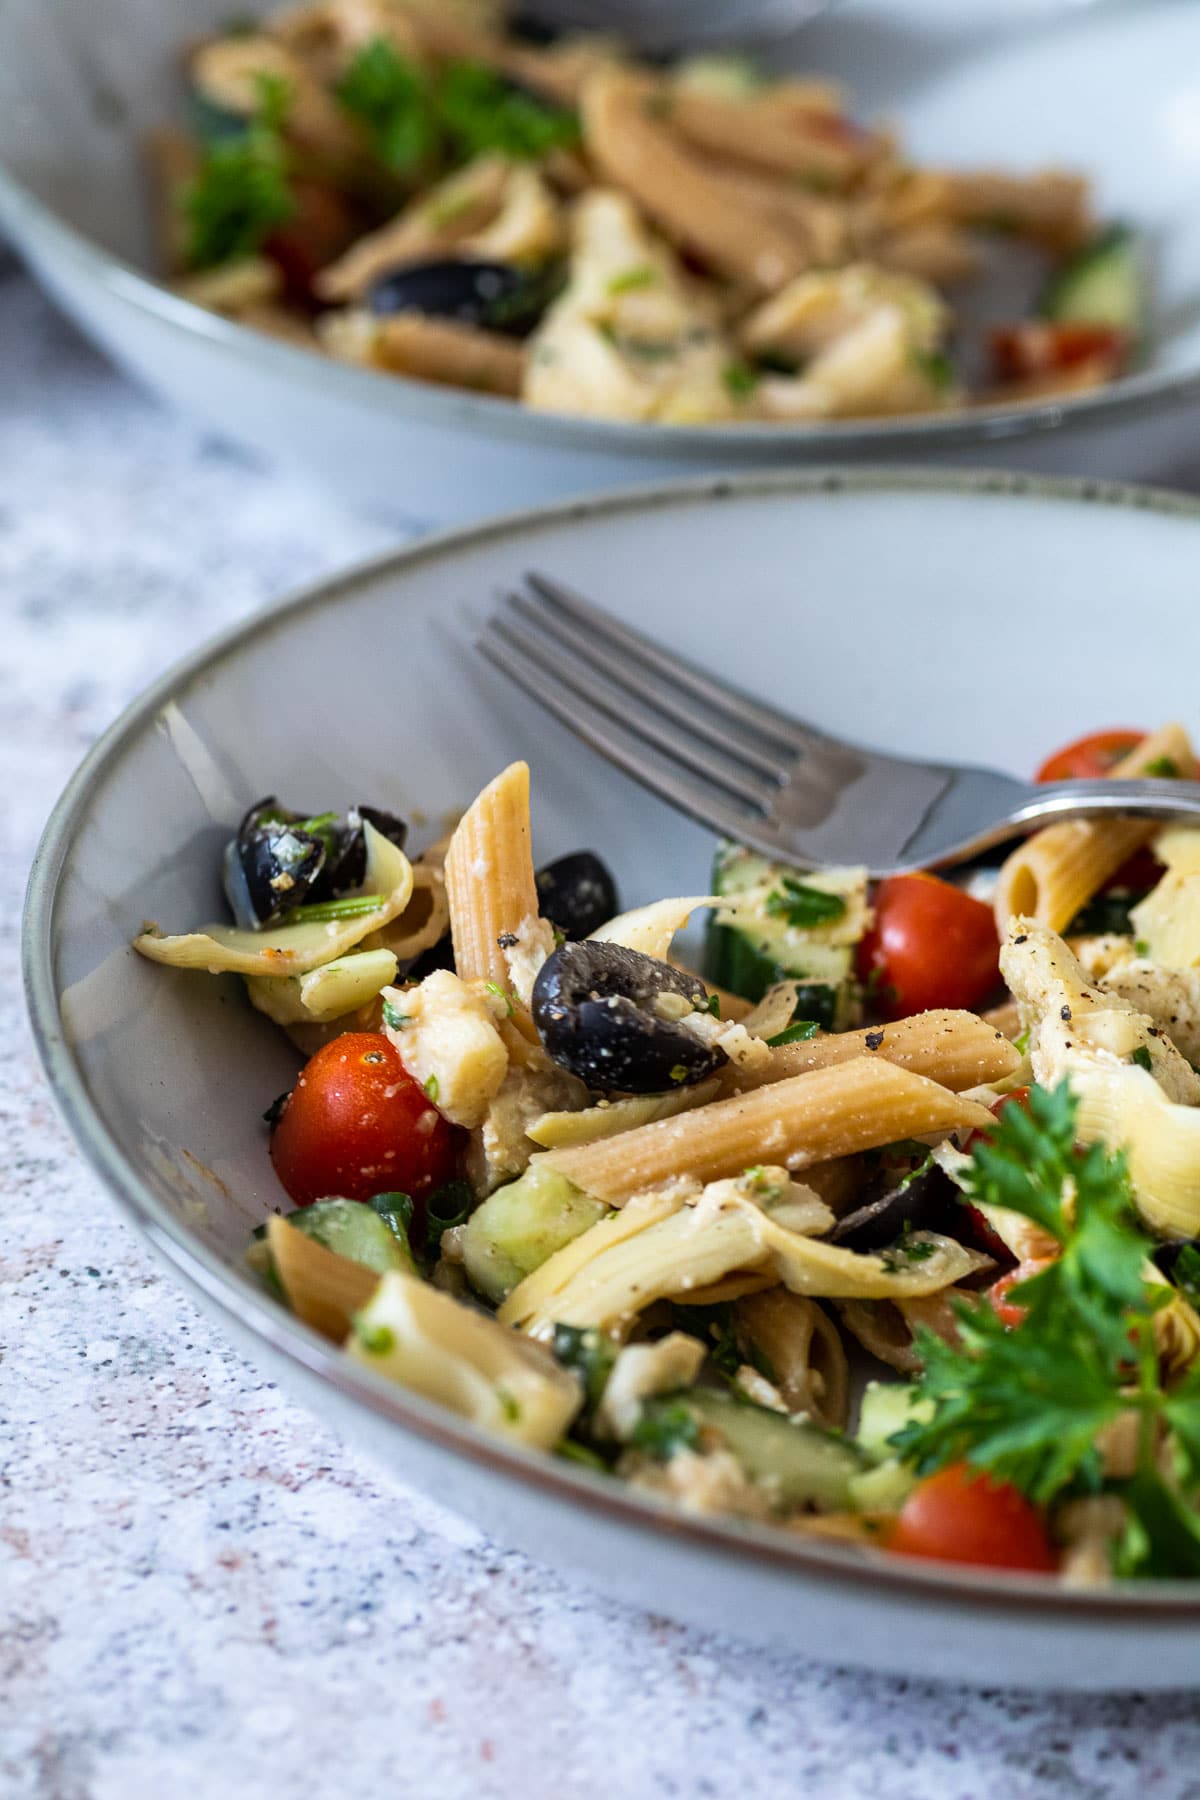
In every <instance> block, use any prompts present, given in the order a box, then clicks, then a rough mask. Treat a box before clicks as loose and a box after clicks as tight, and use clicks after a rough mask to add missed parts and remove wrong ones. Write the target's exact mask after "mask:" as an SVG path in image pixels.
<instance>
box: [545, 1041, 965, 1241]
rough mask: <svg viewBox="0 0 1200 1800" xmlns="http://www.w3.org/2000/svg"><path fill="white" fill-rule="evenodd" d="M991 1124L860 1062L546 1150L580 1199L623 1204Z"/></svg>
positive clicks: (914, 1080)
mask: <svg viewBox="0 0 1200 1800" xmlns="http://www.w3.org/2000/svg"><path fill="white" fill-rule="evenodd" d="M990 1123H991V1114H990V1113H989V1112H988V1111H987V1109H986V1108H985V1107H982V1106H977V1105H976V1104H975V1103H974V1102H973V1101H970V1100H962V1099H959V1098H958V1096H957V1095H955V1094H952V1093H951V1092H950V1091H949V1089H947V1088H944V1087H939V1086H938V1084H937V1083H936V1082H933V1081H928V1080H926V1078H925V1077H924V1076H923V1075H914V1074H911V1073H910V1072H909V1071H908V1070H906V1069H900V1068H897V1066H896V1065H895V1064H894V1063H890V1062H885V1061H883V1060H881V1059H879V1060H875V1059H872V1058H871V1057H869V1056H859V1057H857V1058H856V1059H855V1060H854V1061H853V1062H845V1063H841V1064H838V1065H837V1066H835V1067H833V1068H826V1069H813V1070H812V1071H811V1072H809V1073H808V1074H805V1075H796V1076H794V1077H792V1078H791V1079H790V1080H787V1081H777V1082H772V1083H771V1084H770V1085H769V1086H766V1087H760V1088H758V1089H756V1090H755V1091H754V1092H752V1093H746V1094H737V1095H735V1096H734V1097H733V1098H731V1099H729V1100H717V1101H714V1102H713V1103H712V1105H710V1106H701V1107H698V1108H697V1110H696V1111H695V1112H691V1113H684V1114H682V1115H681V1116H680V1117H679V1118H676V1119H664V1120H661V1121H660V1122H659V1123H657V1124H654V1125H643V1126H641V1127H639V1129H637V1130H636V1131H626V1132H623V1133H622V1134H621V1136H620V1137H618V1138H610V1139H601V1140H600V1141H599V1142H598V1143H594V1144H581V1145H579V1146H577V1147H576V1148H573V1149H569V1150H551V1151H549V1152H547V1154H546V1156H545V1157H544V1158H543V1160H544V1162H546V1163H547V1164H548V1165H549V1166H550V1167H551V1168H553V1169H557V1170H558V1171H559V1173H560V1174H562V1175H565V1176H566V1177H567V1178H568V1180H570V1181H573V1182H574V1183H575V1184H576V1186H577V1187H580V1188H582V1189H583V1190H584V1191H585V1192H586V1193H589V1194H593V1195H594V1196H595V1197H596V1198H597V1199H599V1200H607V1201H609V1203H610V1204H611V1205H613V1206H622V1205H623V1204H624V1203H625V1201H626V1200H628V1199H629V1197H630V1195H632V1194H636V1193H638V1192H639V1190H642V1189H645V1188H652V1187H654V1186H656V1185H657V1184H658V1183H660V1182H663V1181H668V1180H670V1179H671V1178H673V1177H675V1176H679V1175H687V1176H692V1177H694V1178H695V1179H696V1180H697V1181H703V1182H708V1181H716V1180H719V1179H720V1178H721V1177H722V1176H727V1175H736V1174H738V1173H739V1172H740V1171H741V1170H742V1169H744V1168H746V1167H748V1166H749V1165H751V1164H755V1163H764V1162H766V1163H784V1164H786V1165H787V1167H788V1168H789V1169H792V1170H796V1169H806V1168H808V1167H809V1166H810V1165H811V1164H813V1163H823V1162H828V1161H830V1160H831V1159H832V1158H834V1157H840V1156H847V1155H851V1154H852V1153H853V1152H855V1151H857V1150H869V1149H875V1148H877V1147H878V1146H879V1145H880V1144H890V1143H893V1142H894V1141H895V1140H896V1139H897V1138H902V1137H920V1136H922V1135H924V1134H925V1133H927V1132H935V1131H952V1130H955V1129H956V1128H958V1127H960V1126H986V1125H988V1124H990Z"/></svg>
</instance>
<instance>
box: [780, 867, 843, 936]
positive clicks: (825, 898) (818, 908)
mask: <svg viewBox="0 0 1200 1800" xmlns="http://www.w3.org/2000/svg"><path fill="white" fill-rule="evenodd" d="M764 909H765V911H766V912H767V914H768V916H769V917H770V918H772V919H784V920H785V921H786V922H787V924H789V925H795V926H798V927H799V928H800V929H801V930H807V929H808V928H810V927H811V926H813V925H829V924H832V922H833V920H834V919H840V918H842V917H843V915H844V914H845V911H846V902H845V900H843V898H842V896H841V895H840V894H830V893H828V892H827V891H826V889H824V888H818V887H812V886H810V885H809V884H808V883H807V882H804V881H797V880H796V878H795V876H794V875H785V876H784V877H783V879H782V881H781V882H780V884H779V886H778V887H777V888H774V889H772V891H771V892H770V893H769V894H768V895H767V898H766V900H765V902H764Z"/></svg>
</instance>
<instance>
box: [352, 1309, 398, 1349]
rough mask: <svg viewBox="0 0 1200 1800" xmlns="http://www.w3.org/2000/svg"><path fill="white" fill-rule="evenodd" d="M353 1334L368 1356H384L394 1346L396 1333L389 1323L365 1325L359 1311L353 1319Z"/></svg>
mask: <svg viewBox="0 0 1200 1800" xmlns="http://www.w3.org/2000/svg"><path fill="white" fill-rule="evenodd" d="M354 1335H355V1336H356V1337H357V1339H358V1341H359V1343H360V1344H361V1345H362V1347H363V1349H364V1350H365V1351H366V1352H367V1354H368V1355H369V1356H386V1355H387V1353H388V1351H389V1350H394V1349H395V1348H396V1334H395V1332H394V1331H393V1330H392V1328H391V1326H390V1325H367V1324H364V1322H363V1316H362V1314H361V1313H359V1314H357V1316H356V1317H355V1320H354Z"/></svg>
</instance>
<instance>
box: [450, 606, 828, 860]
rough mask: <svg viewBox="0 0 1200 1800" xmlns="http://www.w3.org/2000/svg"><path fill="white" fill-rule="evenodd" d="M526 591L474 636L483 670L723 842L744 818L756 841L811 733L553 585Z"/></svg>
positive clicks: (742, 825) (741, 828)
mask: <svg viewBox="0 0 1200 1800" xmlns="http://www.w3.org/2000/svg"><path fill="white" fill-rule="evenodd" d="M526 583H527V587H526V589H525V590H524V591H520V592H514V593H510V594H508V595H506V596H505V599H504V602H503V604H502V606H501V608H500V610H499V611H498V612H497V613H496V615H495V616H494V617H493V618H492V619H491V620H490V621H489V623H488V624H487V626H486V627H485V628H484V630H483V632H482V634H481V636H480V639H479V647H480V649H481V650H482V651H483V653H484V655H485V656H486V657H487V658H488V659H489V661H491V662H492V663H494V664H495V665H496V666H497V667H498V668H500V669H501V670H503V671H504V673H505V674H506V675H508V676H509V677H510V678H511V679H512V680H514V681H516V682H517V683H519V685H520V686H521V687H523V688H524V689H525V690H526V691H527V692H528V693H530V694H531V695H532V696H533V698H534V699H536V700H537V701H538V703H539V704H540V705H542V706H544V707H545V708H546V709H547V711H549V712H551V713H553V714H554V716H555V717H556V718H558V719H559V720H561V721H562V723H563V724H565V725H566V726H568V728H569V729H570V730H572V731H574V732H575V733H576V735H577V736H579V737H581V738H582V739H583V740H584V742H585V743H588V744H590V745H591V746H592V748H593V749H595V750H597V751H599V753H600V754H601V755H603V756H606V757H608V758H609V759H610V760H611V761H612V762H614V763H616V764H617V765H618V766H619V767H620V768H622V769H624V770H625V772H626V773H627V774H629V775H632V776H633V777H634V778H635V779H636V780H638V781H640V782H642V783H643V784H644V785H645V786H646V787H649V788H650V789H652V791H653V792H655V793H657V794H659V795H661V797H662V798H663V799H665V800H667V801H669V802H670V803H671V804H672V805H674V806H679V807H682V808H683V810H684V811H686V812H689V813H691V814H692V815H693V816H695V817H698V818H700V819H702V820H703V821H704V822H706V823H719V824H720V826H721V828H722V829H725V830H727V831H729V832H730V833H731V834H736V833H737V832H739V831H740V832H742V833H743V834H744V833H745V831H746V828H747V824H748V823H749V822H750V821H752V820H753V821H755V823H756V824H757V826H758V829H759V831H761V829H762V827H763V825H764V824H765V823H766V821H768V820H769V819H770V817H771V814H772V811H773V804H772V803H773V799H774V797H775V795H776V794H777V793H778V791H779V788H780V786H781V785H782V784H783V783H784V782H785V781H786V780H787V779H788V775H789V773H790V771H791V769H792V768H793V767H794V765H795V763H796V762H797V760H798V759H799V757H800V756H801V755H802V754H803V751H804V749H805V747H806V744H805V739H806V737H808V736H809V735H810V734H807V733H806V732H805V731H804V730H803V729H802V728H798V727H797V726H796V724H795V722H794V721H792V720H790V719H788V718H786V717H785V716H784V715H783V714H781V713H777V712H775V711H773V710H772V709H771V708H770V707H767V706H764V705H762V704H761V703H760V702H759V701H757V700H752V699H751V698H750V697H749V696H748V695H746V694H742V693H739V692H738V691H737V690H736V689H734V688H730V687H726V686H725V685H724V684H723V683H721V682H718V681H715V680H714V679H713V678H712V676H710V675H706V674H704V673H703V672H702V671H701V670H699V669H696V668H694V667H693V666H692V665H691V664H689V663H686V662H684V661H683V660H682V659H680V658H678V657H676V656H674V655H673V654H672V653H670V652H667V651H664V650H662V649H661V648H660V647H659V646H658V645H657V644H654V643H652V642H651V641H650V640H649V639H648V638H644V637H642V636H641V634H640V633H639V632H636V631H633V630H632V629H631V628H630V627H629V626H627V625H623V624H621V623H620V622H619V621H618V620H617V619H614V618H613V617H612V616H611V615H610V614H609V613H606V612H603V611H601V610H600V608H598V607H596V606H593V605H591V603H590V602H589V601H586V600H584V599H583V598H582V597H581V596H580V595H578V594H576V593H573V592H572V591H571V590H570V589H568V588H565V587H563V586H562V585H561V584H560V583H558V582H554V581H550V580H548V579H547V578H546V577H545V576H544V575H538V574H530V575H528V576H527V577H526ZM811 736H812V738H813V741H814V742H815V739H816V734H811ZM648 752H649V754H648Z"/></svg>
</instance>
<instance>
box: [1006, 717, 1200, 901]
mask: <svg viewBox="0 0 1200 1800" xmlns="http://www.w3.org/2000/svg"><path fill="white" fill-rule="evenodd" d="M1164 758H1165V759H1166V760H1167V761H1168V762H1170V763H1171V764H1173V766H1174V767H1175V768H1176V769H1177V770H1178V771H1179V773H1180V774H1183V775H1190V774H1191V773H1192V772H1193V770H1194V769H1195V766H1196V759H1195V754H1194V752H1193V750H1192V746H1191V744H1190V742H1189V741H1188V735H1187V733H1186V731H1185V730H1184V729H1183V726H1182V725H1174V724H1172V725H1164V726H1163V727H1162V729H1161V730H1160V731H1155V732H1152V733H1151V734H1150V736H1149V737H1147V738H1144V739H1143V740H1142V742H1141V743H1140V744H1139V745H1138V746H1137V748H1136V750H1131V751H1130V753H1129V755H1128V756H1124V757H1122V758H1121V761H1120V762H1119V763H1117V764H1115V766H1114V767H1113V768H1112V770H1111V771H1110V774H1111V775H1112V776H1113V777H1115V778H1117V779H1128V777H1130V776H1133V775H1144V774H1146V773H1147V770H1148V769H1149V768H1150V767H1151V766H1152V765H1160V766H1161V764H1162V762H1163V760H1164ZM1160 829H1161V826H1159V825H1158V824H1156V823H1155V821H1154V820H1153V819H1111V820H1110V819H1073V820H1071V821H1070V822H1069V823H1067V824H1064V825H1047V826H1046V828H1045V830H1043V831H1035V832H1034V834H1033V836H1032V837H1030V838H1026V840H1025V842H1024V843H1023V844H1021V845H1020V846H1019V848H1018V849H1016V850H1014V851H1013V853H1012V855H1011V856H1010V857H1008V858H1007V860H1006V861H1005V863H1004V864H1003V866H1002V867H1001V870H1000V877H999V880H998V881H997V884H996V901H995V905H996V924H997V926H998V928H999V931H1000V935H1001V937H1004V936H1005V935H1006V933H1007V931H1008V922H1009V920H1010V919H1011V918H1015V917H1016V916H1017V915H1018V914H1020V915H1022V916H1023V917H1025V918H1029V919H1036V920H1037V921H1038V922H1039V924H1042V925H1048V926H1049V927H1050V929H1051V931H1063V930H1065V928H1066V927H1067V926H1068V925H1069V924H1070V922H1071V920H1072V919H1073V918H1074V917H1075V914H1076V913H1077V912H1078V911H1079V909H1080V907H1081V906H1084V905H1086V903H1087V902H1088V901H1089V900H1090V899H1091V897H1092V895H1093V894H1095V893H1098V892H1099V890H1100V889H1101V888H1102V887H1103V886H1104V883H1105V882H1106V881H1107V880H1108V878H1109V876H1110V875H1114V874H1115V873H1116V871H1117V870H1118V869H1119V868H1120V866H1121V864H1122V863H1123V862H1125V861H1126V860H1127V859H1128V858H1129V857H1131V856H1132V855H1133V853H1134V851H1135V850H1140V849H1141V848H1142V846H1143V845H1144V844H1148V843H1149V842H1150V840H1151V838H1152V837H1153V836H1154V835H1155V833H1156V832H1157V831H1159V830H1160Z"/></svg>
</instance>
